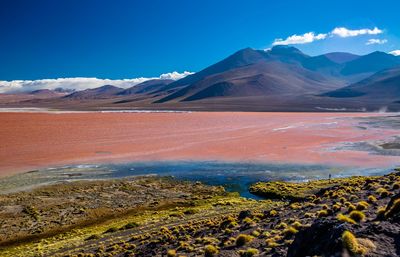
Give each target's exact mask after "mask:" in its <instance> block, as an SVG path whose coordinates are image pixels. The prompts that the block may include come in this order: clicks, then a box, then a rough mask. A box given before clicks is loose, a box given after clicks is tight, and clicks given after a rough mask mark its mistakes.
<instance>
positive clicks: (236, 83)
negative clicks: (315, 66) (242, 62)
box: [159, 61, 341, 102]
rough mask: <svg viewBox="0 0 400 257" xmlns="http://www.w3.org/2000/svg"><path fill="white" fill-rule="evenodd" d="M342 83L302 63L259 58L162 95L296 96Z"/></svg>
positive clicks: (182, 97) (177, 97) (181, 98)
mask: <svg viewBox="0 0 400 257" xmlns="http://www.w3.org/2000/svg"><path fill="white" fill-rule="evenodd" d="M340 85H341V84H340V83H339V82H337V81H334V80H330V79H328V78H326V77H325V76H323V75H321V74H319V73H317V72H313V71H310V70H307V69H304V68H303V67H302V66H300V65H298V64H290V63H282V62H277V61H275V62H259V63H256V64H252V65H248V66H245V67H240V68H237V69H232V70H229V71H227V72H224V73H219V74H216V75H213V76H209V77H207V78H205V79H203V80H201V81H199V82H197V83H194V84H192V85H189V86H187V87H184V88H182V89H180V90H179V91H177V92H175V93H173V94H171V95H169V96H167V97H165V98H164V99H161V101H159V102H165V101H171V100H174V101H194V100H200V99H207V98H214V97H229V98H231V97H236V98H237V97H247V96H275V97H278V96H280V97H283V96H286V97H293V96H295V95H300V94H308V93H317V92H323V91H324V90H326V89H327V88H337V87H338V86H340Z"/></svg>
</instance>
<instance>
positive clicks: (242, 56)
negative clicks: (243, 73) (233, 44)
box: [223, 47, 266, 66]
mask: <svg viewBox="0 0 400 257" xmlns="http://www.w3.org/2000/svg"><path fill="white" fill-rule="evenodd" d="M265 57H266V54H265V52H264V51H261V50H255V49H253V48H250V47H247V48H243V49H241V50H239V51H237V52H235V53H234V54H232V55H230V56H228V58H226V59H225V60H226V62H229V63H235V64H237V65H239V66H242V65H247V64H252V63H256V62H258V61H260V60H262V59H264V58H265ZM225 60H223V61H225Z"/></svg>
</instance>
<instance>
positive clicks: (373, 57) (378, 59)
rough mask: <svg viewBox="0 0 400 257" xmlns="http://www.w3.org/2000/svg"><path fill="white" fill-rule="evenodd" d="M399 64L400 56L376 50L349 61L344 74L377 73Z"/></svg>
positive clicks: (343, 71)
mask: <svg viewBox="0 0 400 257" xmlns="http://www.w3.org/2000/svg"><path fill="white" fill-rule="evenodd" d="M398 65H400V58H397V57H396V56H393V55H391V54H388V53H385V52H380V51H375V52H372V53H370V54H367V55H364V56H361V57H359V58H357V59H355V60H353V61H350V62H347V63H346V64H345V67H344V69H343V70H342V74H344V75H351V74H356V73H375V72H378V71H380V70H384V69H389V68H392V67H395V66H398Z"/></svg>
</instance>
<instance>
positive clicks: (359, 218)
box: [349, 211, 365, 222]
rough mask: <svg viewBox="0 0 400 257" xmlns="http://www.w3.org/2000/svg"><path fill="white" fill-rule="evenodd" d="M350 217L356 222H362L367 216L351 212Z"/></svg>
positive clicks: (359, 212)
mask: <svg viewBox="0 0 400 257" xmlns="http://www.w3.org/2000/svg"><path fill="white" fill-rule="evenodd" d="M349 217H350V219H352V220H354V221H356V222H360V221H363V220H364V219H365V214H364V213H363V212H361V211H352V212H350V214H349Z"/></svg>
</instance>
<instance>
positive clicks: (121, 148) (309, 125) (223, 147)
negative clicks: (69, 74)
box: [0, 112, 398, 176]
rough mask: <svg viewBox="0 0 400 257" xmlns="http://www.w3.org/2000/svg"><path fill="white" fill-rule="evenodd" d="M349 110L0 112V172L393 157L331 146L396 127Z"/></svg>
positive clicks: (368, 162) (363, 161)
mask: <svg viewBox="0 0 400 257" xmlns="http://www.w3.org/2000/svg"><path fill="white" fill-rule="evenodd" d="M372 115H379V114H365V113H363V114H360V113H358V114H351V113H233V112H223V113H221V112H219V113H218V112H215V113H206V112H193V113H99V112H95V113H58V114H54V113H7V112H3V113H0V124H1V126H0V142H1V145H0V175H2V176H4V175H8V174H12V173H16V172H22V171H27V170H30V169H36V168H43V167H48V166H54V165H64V164H78V163H96V162H99V163H101V162H110V161H113V162H125V161H151V160H223V161H260V162H271V161H274V162H293V163H321V164H339V165H355V166H371V167H375V166H379V165H386V166H387V165H390V164H395V163H396V162H397V163H398V157H393V156H381V155H371V154H369V153H368V152H362V151H331V150H329V149H331V148H332V147H334V146H337V145H338V144H341V143H344V142H358V141H368V140H370V141H373V140H383V139H388V138H390V137H391V136H394V135H397V134H398V131H396V130H390V129H385V130H382V129H377V128H367V129H360V128H359V127H357V124H358V122H357V120H356V119H351V118H354V117H365V116H372Z"/></svg>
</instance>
